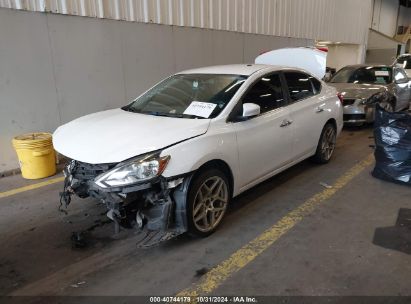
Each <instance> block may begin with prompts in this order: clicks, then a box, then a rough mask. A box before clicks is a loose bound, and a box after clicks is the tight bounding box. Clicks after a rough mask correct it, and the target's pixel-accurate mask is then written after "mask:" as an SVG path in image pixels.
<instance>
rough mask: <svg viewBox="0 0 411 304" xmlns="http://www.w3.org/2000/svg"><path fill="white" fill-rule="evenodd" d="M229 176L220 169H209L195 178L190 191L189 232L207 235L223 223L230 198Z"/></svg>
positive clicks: (188, 209)
mask: <svg viewBox="0 0 411 304" xmlns="http://www.w3.org/2000/svg"><path fill="white" fill-rule="evenodd" d="M229 187H230V186H229V183H228V180H227V177H226V176H225V175H224V173H223V172H221V171H220V170H218V169H209V170H206V171H204V172H202V173H200V174H199V175H198V176H197V177H195V178H194V180H193V181H192V184H191V186H190V189H189V192H188V201H187V217H188V232H189V234H191V235H195V236H201V237H206V236H208V235H210V234H212V233H213V232H214V231H215V230H217V227H218V226H219V224H220V223H221V221H222V219H223V217H224V215H225V212H226V210H227V206H228V203H229V200H230V188H229Z"/></svg>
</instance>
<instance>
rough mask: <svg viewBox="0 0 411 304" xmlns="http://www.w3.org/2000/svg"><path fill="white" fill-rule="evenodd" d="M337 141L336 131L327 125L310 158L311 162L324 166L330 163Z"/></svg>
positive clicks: (330, 124) (333, 127) (329, 124)
mask: <svg viewBox="0 0 411 304" xmlns="http://www.w3.org/2000/svg"><path fill="white" fill-rule="evenodd" d="M336 139H337V130H336V129H335V126H334V125H333V124H332V123H327V124H326V125H325V126H324V128H323V130H322V132H321V136H320V140H319V141H318V145H317V150H316V152H315V154H314V156H313V157H312V160H313V161H314V162H315V163H317V164H326V163H328V162H329V161H330V159H331V157H332V154H333V152H334V150H335V144H336Z"/></svg>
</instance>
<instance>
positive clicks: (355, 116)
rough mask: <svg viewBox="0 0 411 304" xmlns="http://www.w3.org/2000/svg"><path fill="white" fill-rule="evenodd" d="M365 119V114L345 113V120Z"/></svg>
mask: <svg viewBox="0 0 411 304" xmlns="http://www.w3.org/2000/svg"><path fill="white" fill-rule="evenodd" d="M348 120H365V114H344V121H348Z"/></svg>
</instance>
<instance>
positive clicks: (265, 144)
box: [233, 73, 292, 189]
mask: <svg viewBox="0 0 411 304" xmlns="http://www.w3.org/2000/svg"><path fill="white" fill-rule="evenodd" d="M285 102H286V100H285V97H284V92H283V88H282V83H281V79H280V75H279V74H278V73H273V74H269V75H265V76H264V77H261V78H259V79H258V80H257V81H256V82H255V83H254V84H253V85H251V86H250V88H249V89H248V90H247V91H246V92H245V94H244V95H243V97H242V98H241V101H240V104H239V105H238V107H239V108H241V109H242V104H244V103H254V104H257V105H259V106H260V109H261V113H260V115H258V116H256V117H253V118H251V119H248V120H246V121H237V122H234V123H233V126H234V128H235V131H236V134H237V143H238V157H239V164H240V187H241V188H243V189H244V188H249V187H251V186H253V185H255V184H257V183H258V182H259V181H261V180H262V179H264V178H266V177H267V175H270V174H271V173H272V172H273V171H275V170H276V169H279V168H281V167H283V166H284V165H286V164H288V163H289V162H290V161H291V151H292V128H291V125H290V124H289V123H288V122H289V121H290V120H291V118H290V115H289V110H288V107H286V106H285V105H286V103H285Z"/></svg>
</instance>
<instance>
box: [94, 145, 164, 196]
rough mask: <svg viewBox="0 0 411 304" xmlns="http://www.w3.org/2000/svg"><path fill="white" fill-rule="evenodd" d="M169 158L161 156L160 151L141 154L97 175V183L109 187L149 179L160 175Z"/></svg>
mask: <svg viewBox="0 0 411 304" xmlns="http://www.w3.org/2000/svg"><path fill="white" fill-rule="evenodd" d="M169 160H170V156H169V155H167V156H163V157H160V155H159V153H155V154H149V155H145V156H140V157H137V158H134V159H131V160H128V161H126V162H124V163H120V164H119V165H117V166H116V167H114V168H113V169H111V170H110V171H107V172H105V173H103V174H101V175H99V176H97V177H96V179H95V183H96V184H97V185H99V186H100V187H102V188H108V187H123V186H127V185H132V184H136V183H140V182H144V181H148V180H151V179H153V178H155V177H157V176H160V175H161V174H162V173H163V171H164V169H165V168H166V166H167V164H168V161H169Z"/></svg>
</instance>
